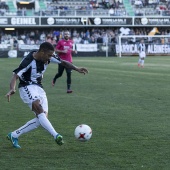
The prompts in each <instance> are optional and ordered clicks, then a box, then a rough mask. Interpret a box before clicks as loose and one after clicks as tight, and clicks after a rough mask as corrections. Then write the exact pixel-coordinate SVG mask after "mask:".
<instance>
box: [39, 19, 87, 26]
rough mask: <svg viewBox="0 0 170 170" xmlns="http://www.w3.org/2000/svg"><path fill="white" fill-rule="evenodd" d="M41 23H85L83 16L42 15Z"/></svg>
mask: <svg viewBox="0 0 170 170" xmlns="http://www.w3.org/2000/svg"><path fill="white" fill-rule="evenodd" d="M41 25H68V26H69V25H84V20H83V18H71V17H70V18H67V17H62V18H61V17H60V18H59V17H42V18H41Z"/></svg>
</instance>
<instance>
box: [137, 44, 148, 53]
mask: <svg viewBox="0 0 170 170" xmlns="http://www.w3.org/2000/svg"><path fill="white" fill-rule="evenodd" d="M138 50H139V52H145V50H146V46H145V44H143V43H140V44H139V46H138Z"/></svg>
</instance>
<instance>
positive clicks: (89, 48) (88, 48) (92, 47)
mask: <svg viewBox="0 0 170 170" xmlns="http://www.w3.org/2000/svg"><path fill="white" fill-rule="evenodd" d="M76 50H77V51H78V52H96V51H98V48H97V44H76Z"/></svg>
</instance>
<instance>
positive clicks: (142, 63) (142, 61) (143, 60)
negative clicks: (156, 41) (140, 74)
mask: <svg viewBox="0 0 170 170" xmlns="http://www.w3.org/2000/svg"><path fill="white" fill-rule="evenodd" d="M144 63H145V58H144V57H143V58H142V60H141V67H142V68H144Z"/></svg>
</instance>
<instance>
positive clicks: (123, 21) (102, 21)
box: [88, 17, 132, 26]
mask: <svg viewBox="0 0 170 170" xmlns="http://www.w3.org/2000/svg"><path fill="white" fill-rule="evenodd" d="M88 25H116V26H123V25H125V26H128V25H132V18H126V17H118V18H113V17H108V18H103V17H101V18H100V17H96V18H88Z"/></svg>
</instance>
